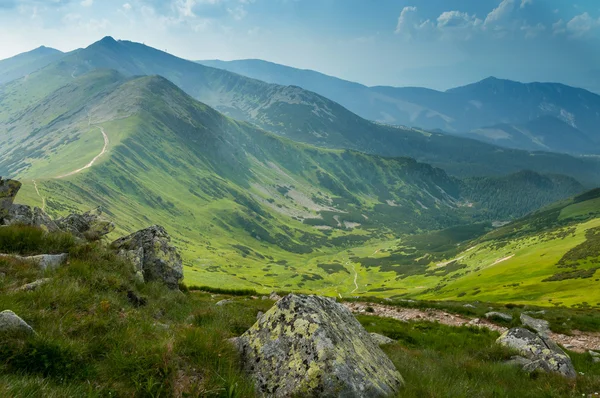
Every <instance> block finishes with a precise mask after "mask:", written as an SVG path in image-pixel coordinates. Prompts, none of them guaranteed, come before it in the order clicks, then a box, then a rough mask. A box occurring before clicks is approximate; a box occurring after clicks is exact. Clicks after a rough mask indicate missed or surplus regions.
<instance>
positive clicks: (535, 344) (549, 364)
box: [497, 328, 577, 378]
mask: <svg viewBox="0 0 600 398" xmlns="http://www.w3.org/2000/svg"><path fill="white" fill-rule="evenodd" d="M497 342H498V343H500V344H502V345H504V346H506V347H509V348H512V349H514V350H516V351H518V352H519V354H520V355H521V356H522V357H525V358H526V359H528V360H529V361H528V362H527V363H525V364H522V365H523V370H525V371H527V372H531V371H534V370H541V371H545V372H554V373H559V374H561V375H563V376H565V377H569V378H573V377H576V376H577V373H576V372H575V368H574V367H573V363H572V362H571V358H569V356H568V355H567V354H566V353H565V352H564V351H563V350H562V349H561V348H560V347H559V346H558V345H557V344H556V343H555V342H553V341H552V340H550V339H549V338H547V337H546V336H540V335H536V334H535V333H533V332H531V331H530V330H528V329H524V328H513V329H509V330H507V331H506V332H505V333H504V334H502V336H500V337H499V338H498V340H497Z"/></svg>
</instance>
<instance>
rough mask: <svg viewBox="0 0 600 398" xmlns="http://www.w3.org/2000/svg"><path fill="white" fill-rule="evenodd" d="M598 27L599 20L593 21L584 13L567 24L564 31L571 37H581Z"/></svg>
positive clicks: (599, 24)
mask: <svg viewBox="0 0 600 398" xmlns="http://www.w3.org/2000/svg"><path fill="white" fill-rule="evenodd" d="M598 26H600V19H594V18H592V17H591V16H590V14H589V13H588V12H584V13H583V14H580V15H577V16H575V17H573V19H571V20H570V21H569V22H567V25H566V29H567V31H568V32H569V33H570V34H571V36H572V37H581V36H584V35H586V34H587V33H588V32H589V31H591V30H592V29H594V28H596V27H598Z"/></svg>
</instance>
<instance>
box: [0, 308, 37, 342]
mask: <svg viewBox="0 0 600 398" xmlns="http://www.w3.org/2000/svg"><path fill="white" fill-rule="evenodd" d="M0 334H8V335H15V336H27V335H32V334H35V332H34V330H33V329H32V328H31V326H29V325H28V324H27V322H25V321H24V320H22V319H21V318H20V317H19V316H18V315H17V314H15V313H14V312H12V311H10V310H6V311H2V312H0Z"/></svg>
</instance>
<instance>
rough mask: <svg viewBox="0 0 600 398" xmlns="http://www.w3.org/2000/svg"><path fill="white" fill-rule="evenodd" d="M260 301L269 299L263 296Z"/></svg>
mask: <svg viewBox="0 0 600 398" xmlns="http://www.w3.org/2000/svg"><path fill="white" fill-rule="evenodd" d="M260 299H261V300H267V299H268V297H267V296H261V297H260Z"/></svg>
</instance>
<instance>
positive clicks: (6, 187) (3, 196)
mask: <svg viewBox="0 0 600 398" xmlns="http://www.w3.org/2000/svg"><path fill="white" fill-rule="evenodd" d="M19 189H21V183H20V182H19V181H15V180H3V179H2V177H0V223H2V221H3V220H4V219H5V218H7V217H8V213H9V212H10V208H11V207H12V205H13V202H14V201H15V196H17V192H19Z"/></svg>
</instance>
